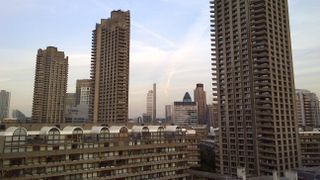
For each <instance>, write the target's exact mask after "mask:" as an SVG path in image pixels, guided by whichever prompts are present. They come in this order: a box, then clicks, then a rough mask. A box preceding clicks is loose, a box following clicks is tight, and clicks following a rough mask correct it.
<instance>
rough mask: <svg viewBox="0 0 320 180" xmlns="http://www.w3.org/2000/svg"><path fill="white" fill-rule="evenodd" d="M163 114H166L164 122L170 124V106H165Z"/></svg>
mask: <svg viewBox="0 0 320 180" xmlns="http://www.w3.org/2000/svg"><path fill="white" fill-rule="evenodd" d="M165 113H166V122H172V106H171V105H166V106H165Z"/></svg>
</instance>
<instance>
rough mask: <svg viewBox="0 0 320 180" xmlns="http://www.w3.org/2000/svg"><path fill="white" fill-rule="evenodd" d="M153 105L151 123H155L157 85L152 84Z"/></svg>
mask: <svg viewBox="0 0 320 180" xmlns="http://www.w3.org/2000/svg"><path fill="white" fill-rule="evenodd" d="M152 102H153V105H152V108H153V109H152V121H153V122H156V121H157V85H156V83H154V84H153V101H152Z"/></svg>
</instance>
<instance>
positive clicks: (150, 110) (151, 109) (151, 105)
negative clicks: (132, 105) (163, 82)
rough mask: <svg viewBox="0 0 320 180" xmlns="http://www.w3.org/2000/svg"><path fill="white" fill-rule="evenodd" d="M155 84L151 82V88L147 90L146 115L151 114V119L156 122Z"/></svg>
mask: <svg viewBox="0 0 320 180" xmlns="http://www.w3.org/2000/svg"><path fill="white" fill-rule="evenodd" d="M156 91H157V89H156V84H153V90H149V91H148V94H147V113H146V114H147V115H149V116H151V118H152V121H153V122H156V120H157V116H156V113H157V110H156V108H157V102H156V101H157V99H156V93H157V92H156Z"/></svg>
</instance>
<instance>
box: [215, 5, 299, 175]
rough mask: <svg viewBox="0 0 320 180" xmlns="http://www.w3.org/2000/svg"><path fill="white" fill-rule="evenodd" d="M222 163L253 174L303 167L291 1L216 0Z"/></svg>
mask: <svg viewBox="0 0 320 180" xmlns="http://www.w3.org/2000/svg"><path fill="white" fill-rule="evenodd" d="M210 8H211V23H212V24H211V27H212V29H211V32H212V60H213V62H212V64H213V79H214V80H215V81H216V82H217V83H216V82H214V85H217V87H216V89H215V90H217V93H214V95H217V100H218V103H219V107H218V108H219V127H220V136H219V142H220V148H219V152H220V153H219V159H220V163H219V164H218V166H219V167H220V168H219V169H218V170H219V171H220V172H221V173H223V174H236V172H237V167H245V168H246V172H247V174H248V175H249V176H250V175H264V174H267V175H270V174H272V172H273V171H274V170H276V171H278V173H280V174H283V173H284V171H285V170H289V169H293V168H296V167H298V166H299V164H300V159H299V158H300V157H299V145H298V142H299V141H298V126H297V119H296V112H295V88H294V87H295V86H294V75H293V63H292V57H291V56H292V55H291V40H290V30H289V15H288V2H287V0H277V1H267V0H211V1H210Z"/></svg>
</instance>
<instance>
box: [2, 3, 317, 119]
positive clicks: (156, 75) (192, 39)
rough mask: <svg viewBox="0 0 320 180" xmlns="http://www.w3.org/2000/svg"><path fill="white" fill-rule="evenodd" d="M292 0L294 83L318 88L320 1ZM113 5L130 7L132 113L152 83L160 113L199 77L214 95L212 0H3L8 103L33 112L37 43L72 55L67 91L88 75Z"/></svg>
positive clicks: (142, 104) (140, 109)
mask: <svg viewBox="0 0 320 180" xmlns="http://www.w3.org/2000/svg"><path fill="white" fill-rule="evenodd" d="M306 2H307V3H306ZM289 4H290V15H291V17H290V18H291V19H290V20H291V22H290V23H291V33H292V46H293V57H294V65H295V75H296V78H295V80H296V87H297V88H305V89H309V90H311V91H313V92H316V93H317V94H318V95H320V82H319V77H318V75H319V74H320V43H319V42H320V34H319V32H320V19H319V18H318V17H320V11H319V9H320V1H319V0H308V1H305V0H289ZM114 9H123V10H130V12H131V25H132V26H131V51H130V53H131V54H130V55H131V57H130V89H129V91H130V93H129V94H130V97H129V116H130V117H137V116H138V115H140V114H141V113H143V112H145V101H146V94H147V92H148V90H149V89H152V84H153V83H154V82H155V83H157V87H158V103H157V104H158V108H157V110H158V112H159V113H158V116H159V117H163V115H164V105H166V104H172V102H173V101H175V100H180V99H182V97H183V95H184V93H185V92H186V91H189V93H190V94H191V95H192V94H193V89H194V88H195V84H196V83H198V82H201V83H204V85H205V89H206V91H207V95H208V97H207V98H208V102H211V80H210V78H211V75H210V73H211V70H210V68H211V66H210V41H209V38H210V37H209V0H153V1H150V0H135V1H133V0H68V1H65V0H47V1H43V0H10V1H4V0H2V2H1V6H0V24H1V26H0V27H1V28H0V62H1V64H0V89H5V90H8V91H11V93H12V95H11V96H12V97H11V108H17V109H20V110H21V111H23V112H25V113H26V114H27V115H30V114H31V106H32V96H33V83H34V73H35V72H34V71H35V69H34V68H35V59H36V52H37V49H39V48H46V46H49V45H50V46H57V47H58V48H59V50H62V51H65V54H66V55H67V56H69V78H68V92H74V91H75V81H76V79H82V78H89V73H90V49H91V31H92V30H93V28H94V27H95V23H97V22H99V21H100V19H101V18H108V17H109V16H110V12H111V11H112V10H114Z"/></svg>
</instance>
